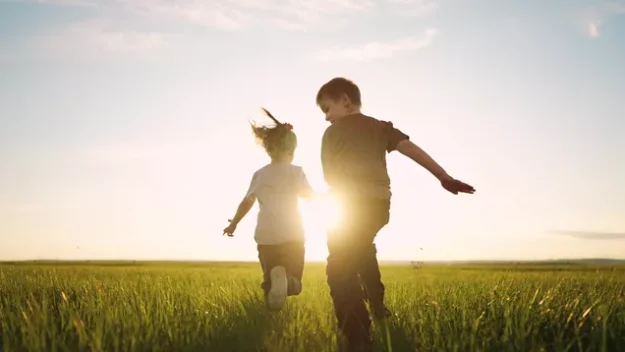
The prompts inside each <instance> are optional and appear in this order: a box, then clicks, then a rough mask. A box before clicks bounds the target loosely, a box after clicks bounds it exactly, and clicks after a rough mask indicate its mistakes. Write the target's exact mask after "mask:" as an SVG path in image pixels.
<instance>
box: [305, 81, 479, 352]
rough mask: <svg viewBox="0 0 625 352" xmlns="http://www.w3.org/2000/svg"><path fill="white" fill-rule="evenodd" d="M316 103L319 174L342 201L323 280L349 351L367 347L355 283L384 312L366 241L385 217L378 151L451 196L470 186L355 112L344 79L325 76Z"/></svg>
mask: <svg viewBox="0 0 625 352" xmlns="http://www.w3.org/2000/svg"><path fill="white" fill-rule="evenodd" d="M316 103H317V105H318V106H319V107H320V108H321V111H323V113H324V114H325V118H326V121H328V122H330V123H331V125H330V126H328V128H327V129H326V131H325V133H324V135H323V140H322V147H321V149H322V150H321V162H322V167H323V173H324V178H325V180H326V183H327V184H328V186H329V188H330V192H331V193H333V194H334V196H335V197H336V198H338V199H339V200H340V202H341V203H342V214H343V219H341V224H342V226H341V227H340V228H336V229H331V230H329V231H328V253H329V255H328V259H327V267H326V274H327V280H328V285H329V286H330V294H331V296H332V300H333V303H334V311H335V314H336V317H337V320H338V325H339V327H340V329H341V331H342V332H343V334H344V335H345V337H346V338H347V342H348V345H349V349H350V350H351V351H371V350H372V343H371V332H370V326H371V320H370V318H369V313H368V312H367V308H366V306H365V302H364V299H363V287H364V291H365V293H366V295H367V300H368V301H369V307H370V309H371V311H372V313H373V315H374V316H375V317H377V318H386V317H389V316H391V314H390V311H389V310H388V309H387V308H386V306H385V305H384V285H383V284H382V280H381V275H380V269H379V266H378V261H377V254H376V253H377V251H376V247H375V244H374V240H375V237H376V235H377V233H378V232H379V231H380V230H381V229H382V228H383V227H384V226H385V225H386V224H388V222H389V218H390V204H391V203H390V200H391V190H390V179H389V175H388V171H387V166H386V153H390V152H392V151H394V150H397V151H399V152H400V153H401V154H403V155H405V156H407V157H409V158H410V159H412V160H414V161H415V162H417V163H418V164H419V165H421V166H422V167H424V168H425V169H427V170H428V171H429V172H430V173H432V174H433V175H434V176H435V177H436V178H437V179H438V180H439V181H440V183H441V185H442V186H443V188H444V189H446V190H447V191H449V192H451V193H453V194H458V193H474V192H475V189H474V188H473V187H472V186H470V185H468V184H465V183H463V182H461V181H459V180H456V179H454V178H452V177H451V176H449V175H448V174H447V172H445V170H444V169H443V168H441V167H440V166H439V165H438V164H437V163H436V162H435V161H434V160H433V159H432V158H431V157H430V156H429V155H428V154H427V153H426V152H424V151H423V150H422V149H421V148H419V147H418V146H417V145H415V144H414V143H412V142H411V141H410V139H409V137H408V136H407V135H406V134H404V133H403V132H402V131H400V130H399V129H397V128H395V127H393V124H392V123H391V122H386V121H381V120H378V119H375V118H373V117H370V116H367V115H364V114H362V113H361V112H360V108H361V105H362V103H361V97H360V89H359V88H358V86H357V85H356V84H354V83H353V82H352V81H350V80H348V79H346V78H340V77H339V78H334V79H332V80H330V81H328V82H327V83H325V84H324V85H323V86H322V87H321V88H320V89H319V91H318V93H317V99H316ZM361 285H362V286H363V287H361Z"/></svg>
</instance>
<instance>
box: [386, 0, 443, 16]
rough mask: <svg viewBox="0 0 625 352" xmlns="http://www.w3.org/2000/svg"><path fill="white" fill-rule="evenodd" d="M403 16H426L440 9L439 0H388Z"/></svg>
mask: <svg viewBox="0 0 625 352" xmlns="http://www.w3.org/2000/svg"><path fill="white" fill-rule="evenodd" d="M387 1H388V2H389V3H390V4H391V5H392V6H393V7H394V8H395V12H397V13H399V14H400V15H402V16H411V17H417V16H419V17H420V16H426V15H429V14H431V13H433V12H435V11H436V10H438V6H439V0H387Z"/></svg>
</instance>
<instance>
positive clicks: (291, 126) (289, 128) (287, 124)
mask: <svg viewBox="0 0 625 352" xmlns="http://www.w3.org/2000/svg"><path fill="white" fill-rule="evenodd" d="M282 126H284V127H286V128H287V129H288V130H289V131H292V130H293V125H291V124H290V123H283V124H282Z"/></svg>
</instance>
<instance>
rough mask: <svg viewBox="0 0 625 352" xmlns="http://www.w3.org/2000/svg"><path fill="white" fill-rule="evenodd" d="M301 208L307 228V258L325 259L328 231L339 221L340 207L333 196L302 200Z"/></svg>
mask: <svg viewBox="0 0 625 352" xmlns="http://www.w3.org/2000/svg"><path fill="white" fill-rule="evenodd" d="M300 209H301V212H302V218H303V221H304V226H305V229H306V251H307V254H306V258H307V259H309V260H323V259H325V258H326V256H327V252H328V250H327V247H326V232H327V230H328V229H330V228H332V227H335V226H337V225H338V223H339V219H340V216H339V215H340V208H339V206H338V202H337V201H336V200H335V199H334V198H332V197H331V196H323V197H319V198H316V199H312V200H301V201H300Z"/></svg>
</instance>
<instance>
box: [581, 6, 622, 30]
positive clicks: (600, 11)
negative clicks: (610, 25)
mask: <svg viewBox="0 0 625 352" xmlns="http://www.w3.org/2000/svg"><path fill="white" fill-rule="evenodd" d="M622 14H625V3H623V2H604V3H601V4H600V5H597V6H593V7H589V8H587V9H586V11H585V14H584V18H585V20H584V22H585V31H586V34H587V35H588V36H590V37H591V38H597V37H599V36H600V33H601V32H600V29H601V27H602V26H603V25H604V24H605V23H606V22H608V20H609V19H611V17H614V16H618V15H622Z"/></svg>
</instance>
